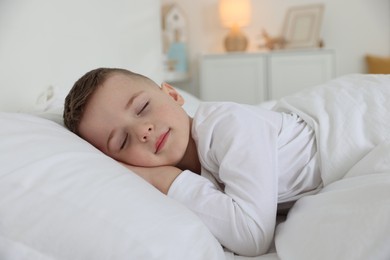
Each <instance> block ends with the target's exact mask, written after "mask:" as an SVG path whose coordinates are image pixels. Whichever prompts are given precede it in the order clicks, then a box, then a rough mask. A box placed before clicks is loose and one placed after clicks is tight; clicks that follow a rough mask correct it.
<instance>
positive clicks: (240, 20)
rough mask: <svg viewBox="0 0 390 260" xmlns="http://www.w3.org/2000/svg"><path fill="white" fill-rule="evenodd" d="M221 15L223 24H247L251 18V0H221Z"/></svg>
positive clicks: (239, 25) (230, 25) (229, 26)
mask: <svg viewBox="0 0 390 260" xmlns="http://www.w3.org/2000/svg"><path fill="white" fill-rule="evenodd" d="M219 16H220V19H221V23H222V25H223V26H225V27H228V28H231V27H233V26H238V27H241V26H246V25H248V24H249V23H250V20H251V0H219Z"/></svg>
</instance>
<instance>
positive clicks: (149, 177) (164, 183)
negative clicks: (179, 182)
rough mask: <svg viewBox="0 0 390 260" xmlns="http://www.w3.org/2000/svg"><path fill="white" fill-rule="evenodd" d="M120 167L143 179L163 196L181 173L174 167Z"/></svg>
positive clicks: (126, 165)
mask: <svg viewBox="0 0 390 260" xmlns="http://www.w3.org/2000/svg"><path fill="white" fill-rule="evenodd" d="M122 165H123V166H125V167H126V168H128V169H130V170H131V171H132V172H134V173H135V174H137V175H138V176H140V177H142V178H143V179H145V180H146V181H147V182H149V183H150V184H152V185H153V186H154V187H156V188H157V189H158V190H159V191H161V192H162V193H164V194H167V193H168V190H169V187H170V186H171V184H172V182H173V181H174V180H175V179H176V177H177V176H178V175H179V174H180V173H181V172H182V170H180V169H179V168H176V167H174V166H159V167H136V166H131V165H128V164H124V163H122Z"/></svg>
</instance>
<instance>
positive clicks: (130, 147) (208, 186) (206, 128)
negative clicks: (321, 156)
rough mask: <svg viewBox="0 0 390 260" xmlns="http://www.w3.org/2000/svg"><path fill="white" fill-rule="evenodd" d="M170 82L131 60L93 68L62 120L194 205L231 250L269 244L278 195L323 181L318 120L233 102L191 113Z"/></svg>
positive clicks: (257, 250)
mask: <svg viewBox="0 0 390 260" xmlns="http://www.w3.org/2000/svg"><path fill="white" fill-rule="evenodd" d="M183 104H184V100H183V98H182V97H181V96H180V94H179V93H178V92H177V91H176V90H175V89H174V88H173V87H171V86H170V85H168V84H165V83H163V84H162V85H161V87H159V86H158V85H157V84H156V83H155V82H153V81H152V80H151V79H149V78H147V77H145V76H143V75H139V74H136V73H133V72H131V71H128V70H124V69H116V68H98V69H95V70H92V71H90V72H88V73H86V74H85V75H84V76H82V77H81V78H80V79H79V80H78V81H77V82H76V83H75V84H74V86H73V88H72V89H71V91H70V92H69V94H68V96H67V97H66V100H65V110H64V123H65V125H66V126H67V127H68V128H69V129H70V130H71V131H72V132H74V133H76V134H77V135H79V136H81V137H82V138H84V139H85V140H87V141H88V142H90V143H91V144H93V145H94V146H95V147H97V148H98V149H100V150H101V151H102V152H104V153H105V154H107V155H108V156H110V157H112V158H114V159H116V160H117V161H119V162H121V163H122V164H124V165H125V166H126V167H128V168H129V169H131V170H132V171H133V172H135V173H136V174H138V175H139V176H141V177H142V178H144V179H145V180H146V181H148V182H149V183H151V184H152V185H153V186H154V187H156V188H157V189H159V190H160V191H161V192H163V193H164V194H167V195H168V196H169V197H171V198H173V199H175V200H177V201H180V202H181V203H183V204H184V205H185V206H187V207H188V208H189V209H190V210H192V211H193V212H194V213H195V214H197V215H198V216H199V217H200V218H201V219H202V220H203V222H204V223H205V225H206V226H207V227H208V228H209V230H210V231H211V232H212V234H213V235H214V236H215V237H216V238H217V239H218V241H219V242H220V243H221V244H222V245H223V246H224V247H225V248H227V249H228V250H230V251H232V252H234V253H237V254H240V255H245V256H255V255H261V254H264V253H266V252H267V250H268V248H269V246H270V244H271V242H272V239H273V235H274V228H275V221H276V214H277V209H278V204H282V203H289V202H294V201H295V200H297V199H298V198H300V197H301V196H303V195H306V194H312V193H315V192H317V191H318V190H319V189H320V188H321V187H322V180H321V174H320V170H319V162H318V154H317V147H316V139H315V134H314V131H313V129H312V128H311V127H310V126H309V125H308V124H306V123H305V121H303V120H302V119H301V118H300V117H299V116H297V115H296V114H291V113H279V112H275V111H270V110H266V109H263V108H261V107H259V106H250V105H242V104H236V103H229V102H205V103H201V105H200V106H199V108H198V110H197V112H196V114H195V116H194V117H193V118H191V117H190V116H188V115H187V114H186V112H185V111H184V109H183V108H182V105H183Z"/></svg>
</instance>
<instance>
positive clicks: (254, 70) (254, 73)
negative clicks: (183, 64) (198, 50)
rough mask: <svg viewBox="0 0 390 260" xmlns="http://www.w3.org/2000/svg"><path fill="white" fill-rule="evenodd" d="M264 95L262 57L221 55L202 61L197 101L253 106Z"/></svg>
mask: <svg viewBox="0 0 390 260" xmlns="http://www.w3.org/2000/svg"><path fill="white" fill-rule="evenodd" d="M266 95H267V93H266V88H265V58H264V57H261V56H248V55H246V56H245V55H225V56H210V57H206V58H204V59H203V60H202V64H201V85H200V97H201V99H203V100H206V101H233V102H238V103H246V104H256V103H259V102H261V101H263V100H265V99H266Z"/></svg>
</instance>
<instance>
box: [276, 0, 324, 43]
mask: <svg viewBox="0 0 390 260" xmlns="http://www.w3.org/2000/svg"><path fill="white" fill-rule="evenodd" d="M323 13H324V5H322V4H315V5H305V6H294V7H290V8H289V9H288V10H287V13H286V17H285V21H284V27H283V34H282V37H283V41H284V46H283V47H284V48H313V47H319V46H321V40H320V38H319V37H320V29H321V24H322V16H323Z"/></svg>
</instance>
